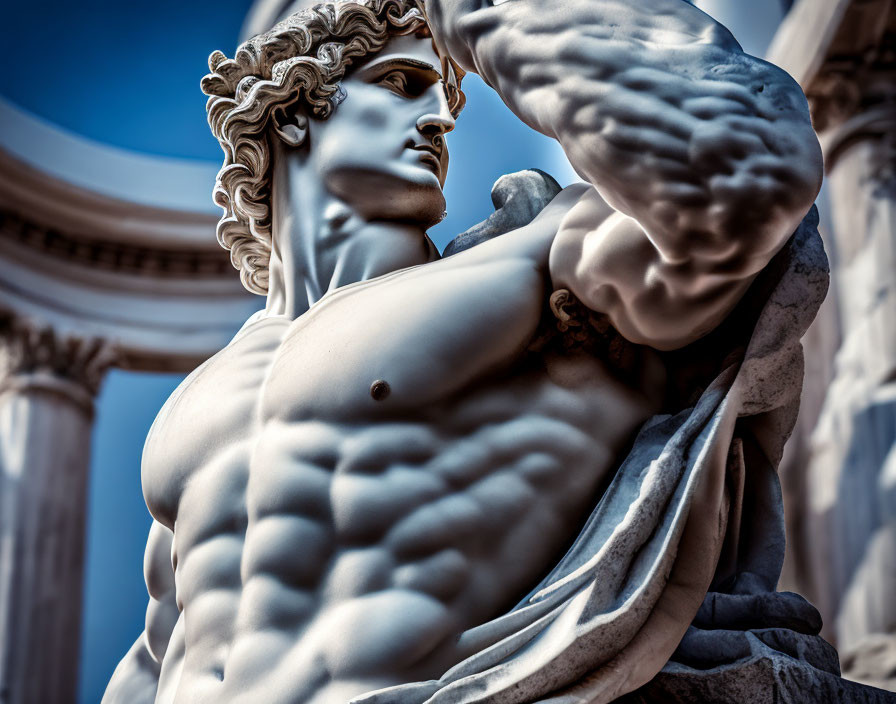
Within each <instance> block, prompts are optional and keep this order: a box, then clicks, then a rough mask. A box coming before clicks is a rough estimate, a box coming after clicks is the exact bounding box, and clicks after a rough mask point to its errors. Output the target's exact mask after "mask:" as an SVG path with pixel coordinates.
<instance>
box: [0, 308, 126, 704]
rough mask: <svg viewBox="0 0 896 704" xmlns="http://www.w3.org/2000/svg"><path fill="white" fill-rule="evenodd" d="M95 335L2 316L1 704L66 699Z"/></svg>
mask: <svg viewBox="0 0 896 704" xmlns="http://www.w3.org/2000/svg"><path fill="white" fill-rule="evenodd" d="M113 357H114V355H113V353H112V348H111V347H110V346H109V345H108V344H107V343H105V342H104V341H102V340H98V339H85V338H81V337H77V336H61V335H59V334H57V333H56V332H54V331H53V330H52V329H50V328H49V327H41V326H39V325H36V324H34V323H32V322H29V321H24V320H21V319H16V318H14V317H12V316H9V315H6V316H3V315H0V470H2V476H0V482H2V483H0V527H2V535H0V540H2V542H0V702H2V704H56V703H57V702H58V703H62V704H65V703H67V702H74V701H75V698H76V688H77V679H78V664H79V657H78V656H79V653H78V645H79V640H80V623H81V595H82V582H83V573H84V527H85V518H86V514H87V506H86V498H87V472H88V464H89V456H90V439H91V427H92V422H93V404H94V396H95V394H96V392H97V389H98V387H99V384H100V381H101V380H102V377H103V374H104V372H105V370H106V369H107V367H108V366H109V364H110V363H111V362H112V361H113Z"/></svg>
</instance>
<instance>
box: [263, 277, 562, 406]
mask: <svg viewBox="0 0 896 704" xmlns="http://www.w3.org/2000/svg"><path fill="white" fill-rule="evenodd" d="M451 264H452V262H450V261H445V262H438V263H437V264H433V265H428V266H423V267H419V268H417V269H415V270H411V271H409V272H405V273H403V274H401V275H397V276H393V277H385V278H383V279H380V280H376V281H372V282H366V283H364V284H361V285H359V286H356V287H348V288H347V289H344V290H342V291H339V292H337V293H335V294H334V295H332V296H331V297H329V298H325V299H324V300H322V301H321V302H320V303H319V304H318V305H317V306H315V307H314V308H313V309H312V310H311V311H309V313H307V314H306V315H304V316H302V318H300V319H299V320H297V321H296V322H295V323H294V324H293V325H292V326H291V327H290V329H289V330H288V331H287V332H286V334H285V336H284V340H283V343H282V344H281V346H280V347H279V349H278V350H277V351H276V354H275V355H274V357H273V360H272V364H271V368H270V371H269V374H268V377H267V380H266V382H265V387H264V389H263V394H262V397H261V406H260V415H261V419H262V421H266V420H269V419H278V420H282V421H285V422H294V421H299V420H307V419H312V418H313V419H317V420H326V421H337V422H339V421H348V422H356V421H358V420H362V419H371V420H375V419H376V418H380V417H384V416H385V417H394V416H395V415H403V414H406V413H408V412H416V411H419V410H421V409H424V408H430V407H432V406H433V404H438V403H439V402H441V401H443V400H445V399H447V398H448V397H450V396H451V395H452V394H454V393H456V392H458V391H459V390H461V389H464V388H466V387H467V386H469V385H470V384H471V383H474V382H475V381H476V380H478V379H481V378H483V377H485V376H488V375H491V374H496V373H500V370H501V369H503V368H506V367H507V366H509V365H511V364H513V362H514V360H515V359H517V358H518V357H519V355H520V354H521V353H522V352H523V351H524V350H525V348H526V345H527V344H528V342H529V341H530V340H531V338H532V336H533V335H534V333H535V330H536V328H537V327H538V324H539V320H540V315H541V310H542V301H543V299H544V296H545V289H546V286H545V281H544V280H543V278H542V275H541V274H540V273H539V272H538V271H537V270H536V268H535V267H534V266H533V264H532V263H531V262H530V261H527V260H524V259H510V260H505V261H500V262H492V263H489V264H488V265H485V266H452V265H451Z"/></svg>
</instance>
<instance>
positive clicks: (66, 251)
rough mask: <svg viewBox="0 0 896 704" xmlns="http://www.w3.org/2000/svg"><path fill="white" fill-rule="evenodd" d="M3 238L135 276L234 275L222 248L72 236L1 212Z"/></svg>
mask: <svg viewBox="0 0 896 704" xmlns="http://www.w3.org/2000/svg"><path fill="white" fill-rule="evenodd" d="M0 237H4V238H9V239H11V240H13V241H14V242H15V243H17V244H19V245H21V246H23V247H28V248H29V249H32V250H34V251H36V252H39V253H41V254H45V255H47V256H50V257H53V258H55V259H59V260H63V261H66V262H69V263H73V264H78V265H80V266H86V267H91V268H93V269H101V270H106V271H116V272H121V273H126V274H132V275H135V276H159V277H178V276H180V277H183V276H196V277H227V276H234V275H235V272H234V268H233V265H232V264H231V263H230V258H229V257H228V255H227V252H225V251H224V250H223V249H221V248H217V249H191V250H186V251H184V250H177V249H174V248H171V247H167V248H166V247H159V246H155V247H153V246H148V245H142V246H141V245H139V244H131V243H126V242H120V241H119V242H116V241H110V240H108V239H100V238H96V237H91V236H90V235H82V234H71V233H67V232H64V231H62V230H60V229H57V228H52V227H46V226H44V225H41V224H39V223H37V222H34V221H31V220H28V219H26V218H24V217H23V216H21V215H20V214H18V213H16V212H12V211H9V210H2V209H0Z"/></svg>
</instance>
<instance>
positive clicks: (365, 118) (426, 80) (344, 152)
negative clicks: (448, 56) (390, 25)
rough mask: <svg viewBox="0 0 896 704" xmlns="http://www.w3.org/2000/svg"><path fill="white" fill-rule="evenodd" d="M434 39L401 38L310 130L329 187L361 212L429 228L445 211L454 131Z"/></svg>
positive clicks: (351, 81)
mask: <svg viewBox="0 0 896 704" xmlns="http://www.w3.org/2000/svg"><path fill="white" fill-rule="evenodd" d="M441 66H442V64H441V59H440V58H439V56H438V54H437V53H436V52H435V50H434V49H433V47H432V40H430V39H419V38H417V37H413V36H405V37H395V38H393V39H392V40H391V41H390V42H389V43H388V44H387V45H386V46H385V47H384V48H383V50H382V51H381V52H380V53H379V54H377V55H375V56H373V57H371V58H370V59H369V60H368V61H367V62H365V63H363V64H360V65H359V66H358V67H356V68H354V69H353V71H352V73H351V74H350V75H349V76H348V77H347V78H346V79H345V80H343V81H342V87H343V88H344V90H345V93H346V97H345V99H344V100H343V102H342V103H340V104H339V106H338V107H337V108H336V109H335V110H334V112H333V113H332V114H331V115H330V117H329V118H328V119H326V120H311V121H310V124H309V126H308V135H309V145H310V160H311V164H312V167H313V168H315V169H316V170H317V172H318V174H319V175H320V176H321V178H322V179H323V181H324V183H325V185H326V187H327V190H329V191H330V192H331V193H333V194H334V195H336V196H338V197H339V198H341V199H342V200H344V201H346V202H347V203H349V204H350V205H351V206H353V207H354V208H356V209H357V210H358V211H359V212H360V213H361V214H363V215H365V216H367V217H371V218H380V219H387V220H404V221H410V222H415V223H421V224H424V225H425V226H429V225H433V224H435V223H437V222H438V221H439V220H440V219H441V217H442V214H443V213H444V210H445V199H444V196H443V195H442V186H443V185H444V183H445V176H446V173H447V170H448V150H447V147H446V144H445V139H444V135H445V133H446V132H449V131H451V130H452V129H454V118H453V117H452V115H451V111H450V109H449V107H448V100H447V97H446V93H445V86H444V84H443V82H442V67H441Z"/></svg>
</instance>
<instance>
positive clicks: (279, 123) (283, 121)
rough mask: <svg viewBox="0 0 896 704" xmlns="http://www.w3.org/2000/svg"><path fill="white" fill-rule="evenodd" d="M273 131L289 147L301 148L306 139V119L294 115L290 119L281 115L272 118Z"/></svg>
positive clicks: (302, 116) (299, 115) (303, 116)
mask: <svg viewBox="0 0 896 704" xmlns="http://www.w3.org/2000/svg"><path fill="white" fill-rule="evenodd" d="M274 131H275V132H276V133H277V135H278V136H279V137H280V139H282V140H283V143H284V144H286V145H288V146H290V147H301V146H302V145H303V144H304V143H305V139H306V138H307V137H308V118H307V117H306V116H305V115H301V114H296V115H293V116H292V117H291V118H289V117H285V116H283V115H282V113H281V114H279V115H275V116H274Z"/></svg>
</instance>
